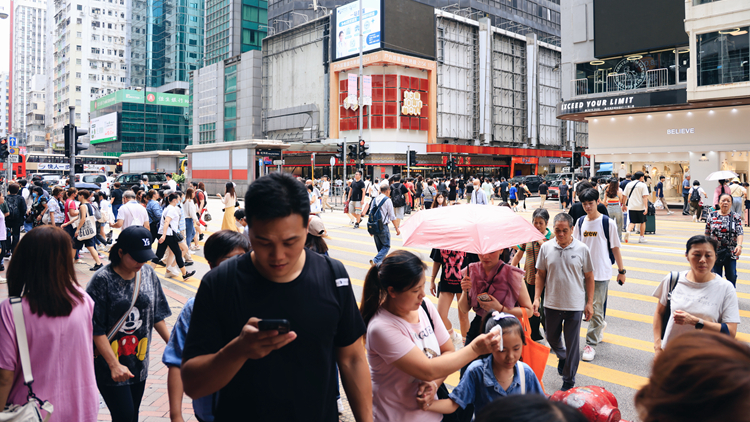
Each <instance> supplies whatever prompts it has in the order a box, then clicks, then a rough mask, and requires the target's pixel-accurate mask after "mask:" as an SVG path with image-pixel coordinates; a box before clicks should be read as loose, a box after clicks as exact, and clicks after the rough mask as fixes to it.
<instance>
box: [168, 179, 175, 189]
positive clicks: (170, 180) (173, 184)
mask: <svg viewBox="0 0 750 422" xmlns="http://www.w3.org/2000/svg"><path fill="white" fill-rule="evenodd" d="M167 184H168V185H169V190H171V191H172V192H177V182H175V181H174V180H172V179H169V181H167Z"/></svg>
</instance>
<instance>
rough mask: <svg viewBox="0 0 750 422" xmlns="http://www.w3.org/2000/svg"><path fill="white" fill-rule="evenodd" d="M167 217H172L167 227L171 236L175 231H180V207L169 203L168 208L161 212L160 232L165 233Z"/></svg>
mask: <svg viewBox="0 0 750 422" xmlns="http://www.w3.org/2000/svg"><path fill="white" fill-rule="evenodd" d="M167 217H169V218H171V220H170V221H169V227H168V228H167V236H171V235H172V234H173V233H179V232H180V218H181V214H180V209H179V208H177V207H175V206H173V205H167V208H164V212H162V214H161V222H160V223H159V234H164V222H165V221H167Z"/></svg>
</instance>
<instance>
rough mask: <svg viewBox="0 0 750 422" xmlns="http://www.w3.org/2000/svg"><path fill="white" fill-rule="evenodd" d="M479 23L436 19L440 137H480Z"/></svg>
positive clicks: (469, 138)
mask: <svg viewBox="0 0 750 422" xmlns="http://www.w3.org/2000/svg"><path fill="white" fill-rule="evenodd" d="M478 29H479V28H478V27H476V26H473V25H467V24H465V23H461V22H458V21H455V20H453V19H449V18H445V17H438V20H437V102H438V103H437V137H438V138H444V139H460V140H473V139H477V138H478V137H479V120H478V116H479V103H478V95H477V91H478V89H479V88H478V87H479V70H478V69H479V66H478V64H477V55H478V53H477V31H478Z"/></svg>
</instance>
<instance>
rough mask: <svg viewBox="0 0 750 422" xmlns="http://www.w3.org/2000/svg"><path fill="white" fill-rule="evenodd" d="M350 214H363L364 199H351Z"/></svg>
mask: <svg viewBox="0 0 750 422" xmlns="http://www.w3.org/2000/svg"><path fill="white" fill-rule="evenodd" d="M349 214H362V201H349Z"/></svg>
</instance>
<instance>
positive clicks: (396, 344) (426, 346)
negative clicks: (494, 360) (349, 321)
mask: <svg viewBox="0 0 750 422" xmlns="http://www.w3.org/2000/svg"><path fill="white" fill-rule="evenodd" d="M427 309H429V311H430V317H431V318H432V322H433V324H435V329H434V330H433V328H432V326H430V320H429V319H428V318H427V314H426V313H425V312H424V309H422V307H421V306H420V307H419V322H418V323H416V324H411V323H409V322H407V321H406V320H404V319H403V318H400V317H397V316H395V315H393V314H392V313H390V312H388V311H386V310H385V309H383V308H380V309H379V310H378V311H377V312H376V313H375V316H373V317H372V319H371V320H370V323H369V324H368V326H367V342H366V348H367V360H368V361H369V362H370V374H371V376H372V393H373V394H372V413H373V420H374V421H375V422H381V421H398V420H401V421H417V422H439V421H440V420H441V419H442V418H443V417H442V415H440V414H437V413H433V412H424V411H422V410H420V409H419V407H418V406H417V400H416V398H415V397H416V394H417V388H418V387H419V383H420V380H418V379H415V378H414V377H412V376H411V375H409V374H407V373H406V372H403V371H401V370H400V369H398V368H396V367H395V366H393V362H395V361H397V360H399V359H401V358H402V357H404V355H406V354H407V353H409V352H410V351H411V350H413V349H414V347H417V349H419V350H420V351H421V352H422V353H424V354H425V355H426V356H427V357H428V358H430V359H432V358H434V357H437V356H440V345H441V344H443V343H445V342H446V341H448V340H450V336H449V334H448V330H446V329H445V325H443V320H442V319H441V318H440V314H439V313H438V312H437V310H436V309H435V307H434V306H433V305H432V303H429V302H428V303H427Z"/></svg>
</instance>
